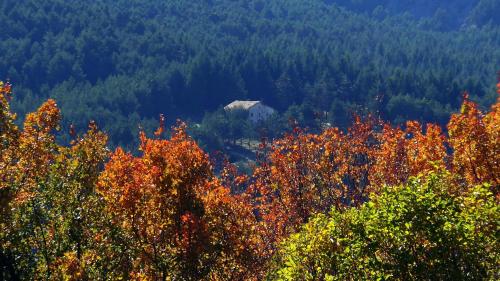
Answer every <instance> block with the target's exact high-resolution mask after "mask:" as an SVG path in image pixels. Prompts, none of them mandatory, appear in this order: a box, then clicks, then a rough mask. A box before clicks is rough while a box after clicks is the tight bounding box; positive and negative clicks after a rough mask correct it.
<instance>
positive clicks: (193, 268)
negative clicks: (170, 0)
mask: <svg viewBox="0 0 500 281" xmlns="http://www.w3.org/2000/svg"><path fill="white" fill-rule="evenodd" d="M497 86H498V92H499V95H500V83H499V84H498V85H497ZM10 97H11V86H10V84H3V83H0V106H1V108H0V153H1V154H0V200H1V201H0V203H1V208H2V209H1V210H0V214H1V217H0V227H1V229H0V230H1V233H0V243H1V245H0V246H1V247H2V249H10V250H12V251H21V254H19V255H20V256H23V255H24V256H28V255H29V253H28V254H26V251H28V252H29V251H31V249H36V250H37V255H38V256H37V257H36V258H33V259H31V260H29V261H28V262H26V264H30V265H31V264H33V263H35V264H36V266H35V267H34V269H30V270H31V271H32V272H33V276H35V279H36V278H39V279H43V278H45V279H51V278H52V279H67V280H81V279H92V278H93V277H94V278H95V277H96V276H98V272H106V273H107V274H109V277H110V278H112V279H136V280H139V279H140V280H157V279H177V278H178V279H197V280H199V279H202V280H256V279H261V278H263V274H264V271H265V268H266V263H267V262H268V261H269V258H270V257H271V256H272V255H273V254H274V252H275V249H276V247H277V243H279V242H280V241H282V240H283V239H284V238H285V237H287V236H288V235H289V234H291V233H294V232H295V231H297V230H298V228H299V227H300V226H301V225H302V224H304V223H306V222H307V221H308V220H309V218H310V217H311V216H313V215H314V214H316V213H325V212H328V211H329V210H330V209H331V208H336V209H338V210H340V211H342V210H343V209H344V208H347V207H357V206H360V205H361V204H362V203H364V202H366V201H367V200H368V198H369V195H370V193H371V192H378V191H379V190H380V188H381V187H382V186H383V185H399V184H404V183H406V182H407V181H408V179H409V178H410V177H411V176H416V175H419V174H426V173H429V172H430V171H438V170H444V169H448V170H450V171H451V172H453V173H454V174H456V175H458V176H459V177H460V180H459V181H457V182H460V181H462V182H466V183H467V184H479V183H482V182H489V183H490V184H492V186H493V187H492V188H493V189H494V190H495V194H496V195H497V196H498V187H499V186H500V178H499V177H500V161H499V155H500V97H499V99H498V101H497V103H496V104H495V105H493V107H492V109H491V111H490V112H488V113H486V114H485V113H483V112H482V111H481V110H480V109H479V108H478V106H477V104H475V103H474V102H472V101H470V100H469V99H468V96H467V95H465V97H464V102H463V105H462V108H461V111H460V112H459V113H457V114H454V115H453V116H452V117H451V120H450V122H449V124H448V134H449V137H447V136H446V135H445V134H444V133H443V132H442V130H441V128H440V127H439V126H437V125H433V124H428V125H426V126H425V128H424V127H423V126H422V125H421V124H420V123H418V122H416V121H409V122H407V123H406V126H404V128H399V127H392V126H390V125H389V124H386V123H383V122H380V121H378V120H375V119H373V118H367V119H366V120H362V119H361V118H359V117H357V118H356V119H355V121H354V124H353V126H352V127H351V128H349V129H348V130H347V131H345V132H344V131H341V130H339V129H337V128H330V129H326V130H325V131H324V132H322V133H321V134H309V133H306V132H304V131H302V130H299V129H296V130H294V132H293V133H291V134H288V135H285V136H284V137H283V138H282V139H279V140H276V141H274V142H273V143H272V144H271V145H270V147H267V146H266V145H265V144H263V145H262V148H263V149H267V148H269V151H266V152H265V153H264V154H263V158H262V161H261V162H260V163H259V165H257V167H256V168H255V170H254V172H253V174H252V175H249V176H244V175H239V174H238V172H237V170H236V168H235V167H234V166H231V165H225V167H224V168H223V169H222V171H221V173H220V175H219V176H216V175H215V173H214V169H213V167H212V165H211V162H210V160H209V157H208V155H207V154H206V153H204V152H203V151H202V150H201V149H200V148H199V147H198V145H197V144H196V143H195V142H194V141H193V140H192V139H191V138H190V137H189V136H188V135H187V133H186V125H185V124H184V123H180V122H179V124H178V125H177V126H176V127H174V128H173V130H172V134H171V135H172V136H171V138H170V139H162V138H161V137H162V135H163V133H164V117H163V116H161V117H160V127H159V128H158V130H156V132H155V133H154V136H155V138H154V139H151V138H148V137H146V135H145V133H143V132H141V134H140V143H141V144H140V151H141V155H140V156H134V155H133V154H131V153H128V152H126V151H124V150H123V149H122V148H117V149H116V151H115V152H114V153H112V154H111V156H110V159H109V162H107V163H106V164H105V166H104V170H102V164H103V163H104V161H105V159H107V157H108V150H107V148H106V141H107V136H106V135H105V134H104V133H102V132H100V131H99V130H98V129H97V125H96V124H95V122H91V123H90V125H89V130H88V131H87V133H86V134H85V135H84V136H83V137H81V138H80V137H78V136H77V134H76V130H75V128H74V126H71V127H70V134H71V136H72V138H73V141H72V142H71V145H70V146H69V147H64V146H60V145H58V144H57V143H56V141H55V136H54V134H53V132H54V131H55V130H58V129H59V128H58V127H59V121H60V119H61V115H60V112H59V109H58V108H57V105H56V103H55V101H53V100H48V101H47V102H46V103H44V104H43V105H42V106H41V107H40V108H39V109H38V110H37V111H36V112H35V113H31V114H28V115H27V116H26V119H25V122H24V129H23V130H19V129H18V128H17V127H16V126H15V124H14V120H15V115H14V114H12V113H11V112H10V108H9V101H10ZM447 149H448V150H447ZM450 152H451V153H450ZM42 187H43V188H42ZM40 206H51V207H50V208H45V209H44V208H42V207H40ZM33 224H35V226H33ZM13 245H14V246H13ZM19 249H22V250H19ZM22 251H25V252H22ZM24 256H23V257H24ZM31 271H30V272H31ZM96 272H97V273H96ZM93 274H94V275H93ZM96 274H97V275H96Z"/></svg>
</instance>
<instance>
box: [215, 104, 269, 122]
mask: <svg viewBox="0 0 500 281" xmlns="http://www.w3.org/2000/svg"><path fill="white" fill-rule="evenodd" d="M224 110H226V111H231V110H244V111H247V112H248V120H250V121H251V122H252V123H258V122H260V121H264V120H266V119H267V118H269V117H270V116H271V115H273V114H274V113H275V112H276V110H274V109H273V108H272V107H269V106H267V105H265V104H263V103H262V102H261V101H241V100H236V101H233V102H232V103H230V104H228V105H226V106H225V107H224Z"/></svg>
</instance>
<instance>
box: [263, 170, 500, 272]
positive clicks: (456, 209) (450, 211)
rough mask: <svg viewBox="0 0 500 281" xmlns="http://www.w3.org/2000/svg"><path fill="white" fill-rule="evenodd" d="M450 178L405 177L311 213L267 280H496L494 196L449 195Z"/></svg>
mask: <svg viewBox="0 0 500 281" xmlns="http://www.w3.org/2000/svg"><path fill="white" fill-rule="evenodd" d="M450 178H451V177H450V176H449V175H436V174H431V175H429V176H428V177H427V178H422V177H419V178H413V179H412V180H411V181H410V182H409V183H408V184H407V185H405V186H398V187H386V188H385V189H384V190H383V191H382V192H381V194H379V195H375V196H373V198H372V199H371V201H370V202H367V203H365V204H364V205H363V206H362V207H361V208H359V209H355V208H352V209H349V210H347V211H345V212H339V211H332V212H331V213H330V214H329V215H317V216H316V217H315V218H313V219H312V220H311V221H310V222H309V223H308V224H306V225H305V226H304V227H303V229H302V231H301V232H300V233H297V234H294V235H292V236H291V237H290V238H289V239H288V240H287V241H285V242H283V243H282V244H281V246H280V247H281V248H280V250H279V251H278V254H277V255H276V257H275V259H274V261H273V264H272V266H271V270H270V272H269V274H268V279H270V280H484V279H489V280H498V278H499V277H500V271H499V268H500V267H499V264H500V255H499V251H498V249H500V245H499V239H498V237H499V224H498V222H499V221H500V213H499V210H498V204H497V202H496V200H495V197H494V195H493V193H492V192H491V191H490V187H489V186H488V185H487V184H484V185H481V186H475V187H470V188H469V189H468V190H467V191H465V192H457V190H458V189H457V188H455V187H456V185H455V184H453V181H452V180H451V179H450Z"/></svg>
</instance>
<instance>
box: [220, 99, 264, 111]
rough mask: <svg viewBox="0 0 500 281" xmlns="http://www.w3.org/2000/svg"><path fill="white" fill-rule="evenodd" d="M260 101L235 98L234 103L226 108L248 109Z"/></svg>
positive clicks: (225, 107)
mask: <svg viewBox="0 0 500 281" xmlns="http://www.w3.org/2000/svg"><path fill="white" fill-rule="evenodd" d="M258 103H260V101H251V100H235V101H233V102H232V103H230V104H228V105H226V106H224V109H225V110H230V109H244V110H248V109H250V108H251V107H252V106H254V105H256V104H258Z"/></svg>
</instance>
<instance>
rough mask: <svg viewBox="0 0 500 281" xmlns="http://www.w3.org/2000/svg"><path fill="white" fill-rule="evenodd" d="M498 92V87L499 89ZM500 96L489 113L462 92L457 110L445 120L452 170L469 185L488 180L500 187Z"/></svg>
mask: <svg viewBox="0 0 500 281" xmlns="http://www.w3.org/2000/svg"><path fill="white" fill-rule="evenodd" d="M498 89H499V90H498V91H499V95H500V86H499V88H498ZM499 106H500V97H499V99H498V100H497V102H496V104H494V105H493V106H492V109H491V111H490V112H488V113H486V114H485V113H483V112H482V111H481V110H480V109H479V108H478V105H477V104H476V103H474V102H472V101H471V100H470V99H469V97H468V94H464V102H463V104H462V107H461V109H460V112H459V113H457V114H453V115H452V116H451V119H450V122H449V123H448V133H449V136H450V137H449V143H450V146H451V148H452V149H453V155H452V165H453V171H455V172H456V173H458V174H460V175H462V176H463V177H464V179H465V180H466V181H467V183H469V184H477V183H481V182H490V183H491V184H494V185H495V186H496V187H497V193H498V186H500V162H499V160H498V158H499V155H500V109H499Z"/></svg>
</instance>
